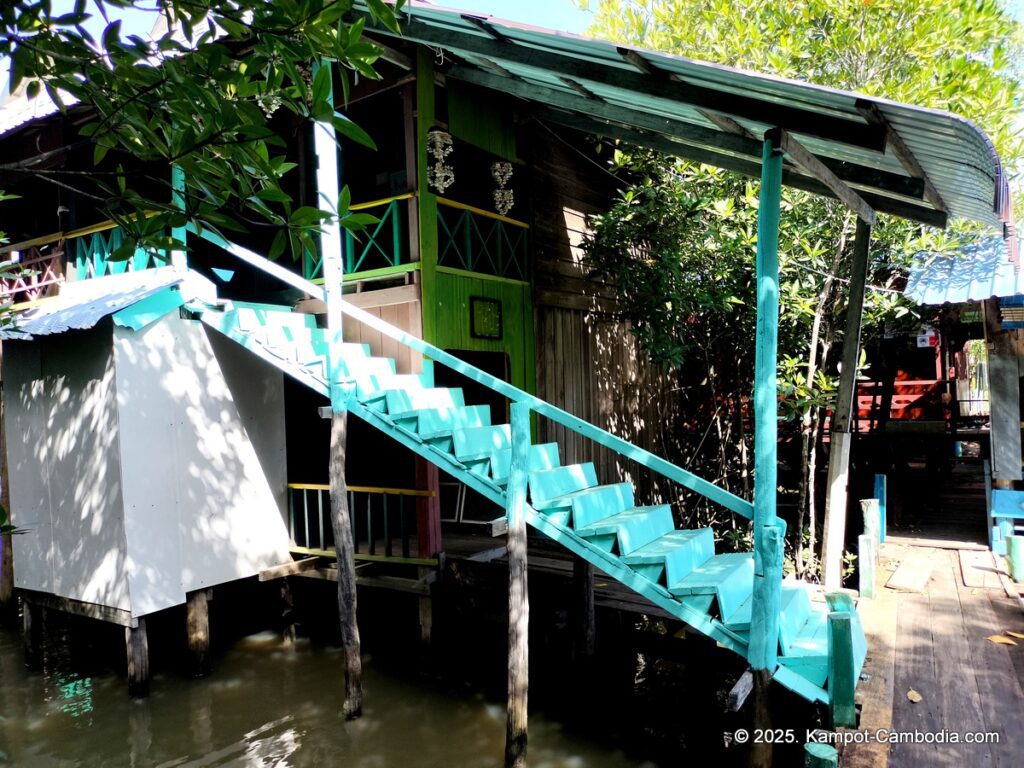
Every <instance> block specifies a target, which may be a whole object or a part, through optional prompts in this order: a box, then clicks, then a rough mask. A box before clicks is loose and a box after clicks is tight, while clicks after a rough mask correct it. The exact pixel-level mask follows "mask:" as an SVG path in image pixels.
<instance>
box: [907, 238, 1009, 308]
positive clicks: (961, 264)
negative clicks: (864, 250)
mask: <svg viewBox="0 0 1024 768" xmlns="http://www.w3.org/2000/svg"><path fill="white" fill-rule="evenodd" d="M904 293H905V294H906V295H907V296H909V297H910V298H911V299H913V300H914V301H916V302H917V303H918V304H924V305H928V306H939V305H942V304H947V303H949V304H962V303H963V302H966V301H982V300H984V299H990V298H992V297H993V296H996V297H999V298H1005V297H1007V296H1016V295H1021V294H1024V275H1022V272H1021V270H1020V269H1018V268H1017V265H1014V264H1011V263H1010V262H1009V261H1008V260H1007V259H1006V245H1005V242H1004V241H1003V240H1002V238H998V237H993V238H988V239H986V240H985V241H984V242H982V243H979V244H978V245H974V246H970V247H967V248H963V249H961V250H960V252H958V253H953V254H946V253H943V254H936V253H923V254H919V255H918V258H917V260H916V262H915V264H914V266H913V267H911V270H910V278H909V280H908V281H907V287H906V290H905V291H904Z"/></svg>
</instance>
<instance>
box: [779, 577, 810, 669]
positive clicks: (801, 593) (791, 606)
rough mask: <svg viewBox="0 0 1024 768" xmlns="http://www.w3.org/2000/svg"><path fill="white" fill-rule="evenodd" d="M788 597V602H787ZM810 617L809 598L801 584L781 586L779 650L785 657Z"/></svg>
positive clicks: (805, 588)
mask: <svg viewBox="0 0 1024 768" xmlns="http://www.w3.org/2000/svg"><path fill="white" fill-rule="evenodd" d="M787 596H788V598H789V599H788V600H787ZM810 615H811V598H810V595H808V593H807V587H806V586H805V585H803V584H783V585H782V607H781V610H780V612H779V649H780V653H782V655H783V656H785V655H786V654H787V653H789V649H790V648H791V647H792V645H793V643H794V642H795V641H796V639H797V637H798V636H799V634H800V630H802V629H803V628H804V625H805V624H806V623H807V619H808V617H809V616H810Z"/></svg>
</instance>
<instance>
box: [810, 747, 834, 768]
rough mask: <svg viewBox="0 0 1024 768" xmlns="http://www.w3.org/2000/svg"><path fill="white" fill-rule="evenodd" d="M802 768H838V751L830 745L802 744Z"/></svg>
mask: <svg viewBox="0 0 1024 768" xmlns="http://www.w3.org/2000/svg"><path fill="white" fill-rule="evenodd" d="M804 768H839V751H838V750H837V749H836V748H835V747H833V746H832V745H831V744H818V743H811V744H804Z"/></svg>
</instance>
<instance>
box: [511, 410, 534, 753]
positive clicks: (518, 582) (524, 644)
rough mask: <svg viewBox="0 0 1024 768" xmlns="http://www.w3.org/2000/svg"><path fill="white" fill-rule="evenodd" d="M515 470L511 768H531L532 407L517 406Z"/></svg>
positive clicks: (512, 571) (515, 418) (513, 441)
mask: <svg viewBox="0 0 1024 768" xmlns="http://www.w3.org/2000/svg"><path fill="white" fill-rule="evenodd" d="M510 410H511V421H512V464H511V467H510V469H509V478H508V487H507V490H506V494H507V495H506V499H507V502H506V514H507V515H508V704H507V709H506V718H507V720H506V730H505V768H525V767H526V742H527V698H528V693H529V686H530V671H529V670H530V657H529V632H530V598H529V593H528V592H527V583H526V575H527V562H526V482H527V466H528V463H529V453H530V407H529V406H528V405H526V404H525V403H513V404H512V406H511V409H510Z"/></svg>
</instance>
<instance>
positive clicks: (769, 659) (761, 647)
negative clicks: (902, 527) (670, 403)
mask: <svg viewBox="0 0 1024 768" xmlns="http://www.w3.org/2000/svg"><path fill="white" fill-rule="evenodd" d="M773 134H777V132H773V131H769V132H768V133H767V134H765V141H764V152H763V155H762V160H761V193H760V207H759V209H758V216H757V337H756V347H755V358H754V426H755V431H754V592H753V595H752V602H751V608H752V610H751V623H750V649H749V661H750V666H751V668H752V669H753V670H754V671H755V672H756V671H758V670H767V671H768V672H769V673H771V672H774V671H775V663H776V656H777V653H778V636H779V605H780V600H781V589H782V584H781V568H782V554H781V551H780V548H779V546H778V541H777V538H778V536H779V531H778V529H777V527H776V521H777V517H776V511H775V510H776V498H775V496H776V490H775V489H776V485H777V481H776V478H777V462H778V459H777V453H776V452H777V448H778V440H777V437H778V419H779V416H778V413H779V411H778V408H779V405H778V382H777V379H776V366H777V360H778V339H779V254H778V248H779V213H780V202H781V198H782V151H781V149H780V148H779V144H778V137H777V135H773ZM776 574H778V577H777V578H776Z"/></svg>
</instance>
